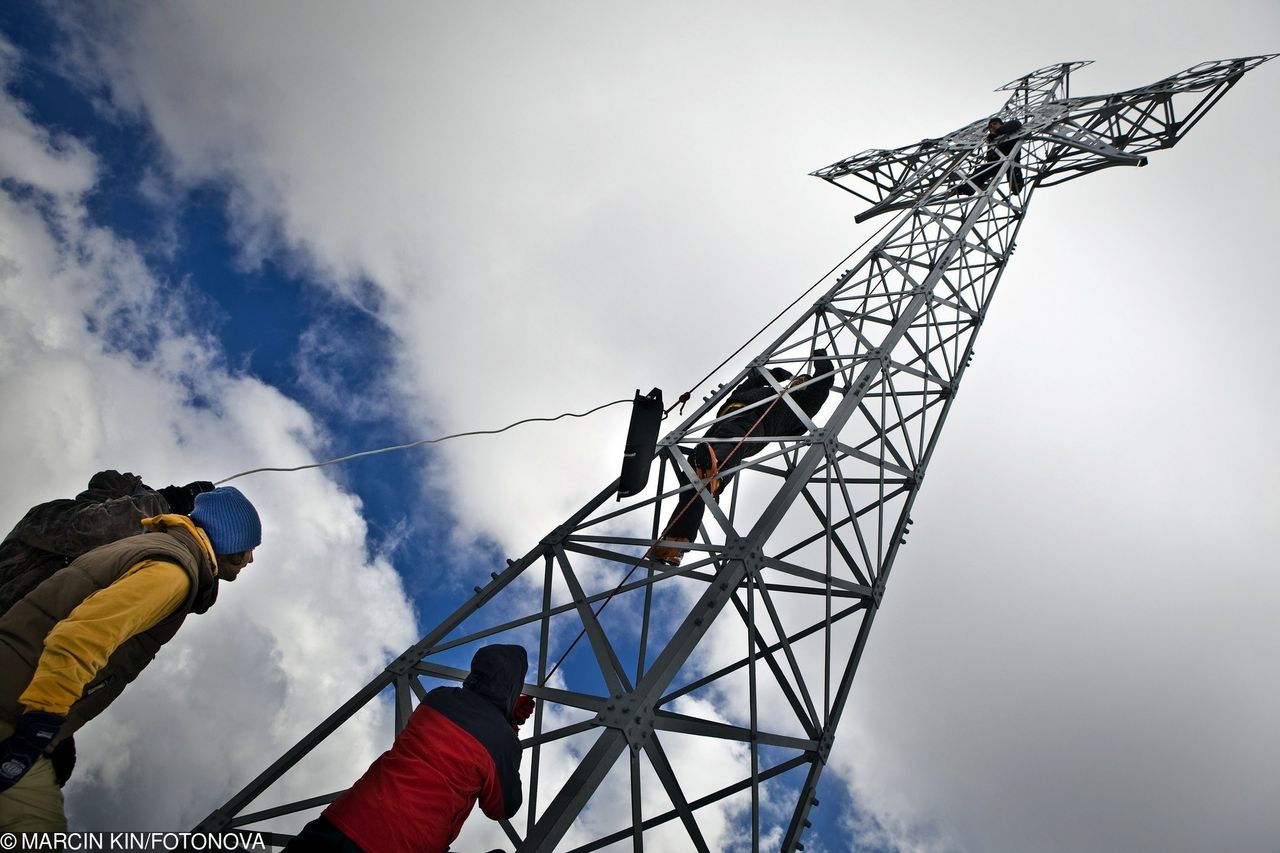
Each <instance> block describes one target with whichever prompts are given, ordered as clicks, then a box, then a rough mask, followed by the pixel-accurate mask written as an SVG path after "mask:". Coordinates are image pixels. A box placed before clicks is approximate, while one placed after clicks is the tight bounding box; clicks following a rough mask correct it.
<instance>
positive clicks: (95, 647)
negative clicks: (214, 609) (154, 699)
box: [0, 515, 217, 743]
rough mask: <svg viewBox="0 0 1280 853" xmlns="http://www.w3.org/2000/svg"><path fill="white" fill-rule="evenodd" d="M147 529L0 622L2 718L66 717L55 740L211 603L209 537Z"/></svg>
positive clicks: (97, 708)
mask: <svg viewBox="0 0 1280 853" xmlns="http://www.w3.org/2000/svg"><path fill="white" fill-rule="evenodd" d="M143 526H144V527H145V528H146V529H149V530H150V531H151V532H148V533H142V534H139V535H137V536H130V537H128V538H126V539H121V540H119V541H116V542H112V543H110V544H108V545H103V546H102V547H100V548H95V549H94V550H92V551H90V552H89V553H87V554H85V555H83V556H81V557H79V558H77V559H76V560H75V561H73V562H72V563H71V565H69V566H67V567H66V568H65V569H63V570H62V571H60V572H58V573H56V574H55V575H54V576H53V577H51V578H49V579H48V580H46V581H45V582H44V583H42V584H40V585H39V586H38V587H36V588H35V589H34V590H32V591H31V592H29V593H28V594H27V595H26V596H24V597H23V598H22V599H20V600H19V601H17V602H16V603H15V604H14V605H13V607H12V608H11V609H10V610H9V612H7V613H5V614H4V616H3V617H0V719H4V720H7V721H9V722H12V721H13V720H15V719H16V718H17V717H18V716H19V715H20V714H21V713H22V712H23V711H27V710H39V711H46V712H49V713H54V714H57V715H59V716H63V717H66V722H65V723H64V724H63V726H62V729H61V731H60V732H59V735H58V738H57V740H56V741H55V743H56V742H57V741H61V740H63V739H65V738H66V737H68V736H70V735H71V734H72V733H74V732H75V731H76V730H77V729H78V728H79V727H80V726H82V725H84V724H85V723H86V722H88V721H89V720H91V719H93V718H94V717H96V716H97V715H98V714H100V713H102V711H103V710H105V709H106V707H107V706H108V705H110V704H111V702H112V701H113V700H114V699H115V698H116V697H117V696H119V695H120V693H121V692H122V691H123V690H124V688H125V686H126V685H127V684H129V682H131V681H133V680H134V679H135V678H137V676H138V674H139V673H140V672H142V670H143V669H145V668H146V666H147V665H148V664H149V663H151V661H152V659H153V658H154V657H155V655H156V652H158V651H159V650H160V647H161V646H163V645H164V644H165V643H166V642H168V641H169V640H170V639H172V638H173V636H174V635H175V634H176V633H177V631H178V628H180V627H181V626H182V623H183V621H184V620H185V619H186V617H187V614H189V613H203V612H204V611H206V610H208V609H209V607H210V606H212V604H213V602H214V599H215V598H216V597H217V567H216V558H215V557H214V554H213V548H212V547H211V546H210V545H209V540H208V537H206V536H205V534H204V531H202V530H200V528H198V527H197V526H196V525H195V524H194V523H193V522H192V521H191V519H189V518H187V517H186V516H182V515H163V516H159V517H157V518H150V519H145V520H144V521H143Z"/></svg>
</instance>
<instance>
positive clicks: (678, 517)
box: [661, 439, 764, 542]
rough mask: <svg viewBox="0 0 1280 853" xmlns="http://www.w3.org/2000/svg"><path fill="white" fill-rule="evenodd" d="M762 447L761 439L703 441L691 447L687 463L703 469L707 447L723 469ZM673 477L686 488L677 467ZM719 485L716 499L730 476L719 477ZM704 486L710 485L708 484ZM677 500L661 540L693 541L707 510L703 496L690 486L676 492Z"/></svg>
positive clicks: (685, 479)
mask: <svg viewBox="0 0 1280 853" xmlns="http://www.w3.org/2000/svg"><path fill="white" fill-rule="evenodd" d="M763 448H764V445H763V444H761V443H760V442H745V441H744V442H741V443H739V442H738V440H737V439H733V440H729V441H710V442H703V443H701V444H699V445H697V446H696V447H694V448H693V450H691V451H689V454H688V456H689V462H690V464H691V465H692V466H693V468H694V469H695V470H701V471H703V472H704V473H709V472H707V471H706V468H705V466H706V462H707V460H708V459H709V458H710V456H709V454H708V453H707V449H710V451H711V452H712V453H715V459H716V470H717V471H724V470H727V469H729V468H732V467H733V466H735V465H738V464H741V462H742V460H743V459H746V458H747V457H749V456H754V455H755V454H756V453H759V452H760V450H762V449H763ZM676 477H677V479H679V481H680V486H681V487H682V488H683V487H686V486H688V485H689V484H690V483H691V482H692V481H691V480H690V479H689V478H688V477H686V476H685V474H684V470H683V469H681V468H676ZM719 479H720V485H719V488H717V489H716V490H715V493H714V494H713V497H716V498H717V499H718V497H719V495H720V493H721V492H723V491H724V490H725V489H727V488H729V482H730V481H731V480H732V479H733V475H732V474H730V475H729V476H727V477H720V478H719ZM707 488H710V484H708V486H707ZM676 499H677V503H676V508H675V510H673V511H672V513H671V518H670V519H669V520H668V521H667V526H666V529H665V530H664V531H663V533H662V537H661V538H663V539H681V540H685V541H689V542H692V541H693V539H694V537H695V536H697V535H698V527H699V526H700V525H701V524H702V513H703V512H704V511H706V508H707V505H706V504H705V503H704V502H703V499H702V495H701V494H700V493H699V492H698V491H697V490H696V489H691V490H689V491H687V492H681V493H680V494H678V495H676Z"/></svg>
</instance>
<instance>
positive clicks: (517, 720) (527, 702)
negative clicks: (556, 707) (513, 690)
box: [511, 693, 538, 731]
mask: <svg viewBox="0 0 1280 853" xmlns="http://www.w3.org/2000/svg"><path fill="white" fill-rule="evenodd" d="M537 704H538V703H537V702H536V701H535V700H534V698H533V697H532V696H526V695H525V694H523V693H521V694H520V698H519V699H517V700H516V706H515V707H514V708H512V709H511V728H513V729H515V730H516V731H519V730H520V727H521V726H522V725H524V721H525V720H527V719H529V717H530V716H532V715H533V709H534V707H535V706H536V705H537Z"/></svg>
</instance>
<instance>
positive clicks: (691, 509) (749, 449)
mask: <svg viewBox="0 0 1280 853" xmlns="http://www.w3.org/2000/svg"><path fill="white" fill-rule="evenodd" d="M813 357H814V363H813V367H814V376H813V377H811V376H809V375H808V374H801V375H799V376H796V377H794V378H793V377H792V376H791V374H790V373H789V372H788V371H786V370H784V369H783V368H781V367H774V368H771V369H770V370H769V374H770V375H771V376H772V377H773V379H774V380H775V381H776V382H778V383H779V384H782V383H784V382H785V383H787V385H786V390H785V391H784V393H785V395H786V396H787V397H790V398H791V400H792V401H793V402H794V403H795V404H796V405H797V406H799V407H800V409H801V411H803V412H804V413H805V415H806V416H807V417H809V418H810V419H812V418H813V416H814V415H816V414H817V413H818V410H819V409H821V408H822V404H823V403H825V402H826V401H827V395H828V394H829V393H830V392H831V387H832V385H834V384H835V381H836V376H835V372H834V371H833V370H832V365H831V360H830V359H828V358H827V351H826V350H825V349H817V350H814V352H813ZM766 400H772V402H771V403H766V402H763V401H766ZM755 403H759V404H760V405H758V406H754V408H753V407H752V406H753V404H755ZM739 410H742V411H741V413H740V414H738V415H734V416H732V417H726V416H727V415H730V414H731V413H733V412H736V411H739ZM716 417H717V418H723V420H718V421H717V422H716V423H715V424H713V425H712V426H711V428H710V429H708V430H707V432H706V438H707V440H706V441H702V442H699V443H698V444H697V445H696V446H695V447H694V448H693V449H692V450H689V451H686V455H687V456H688V458H689V464H690V465H691V466H692V467H693V470H694V472H695V473H696V474H697V475H698V478H699V479H701V480H704V481H707V490H708V491H709V492H710V493H711V497H713V498H716V499H718V498H719V495H720V493H721V492H722V491H724V489H725V487H726V486H727V485H728V484H729V481H730V480H732V479H733V475H732V474H729V475H727V476H720V474H719V472H721V471H727V470H729V469H731V468H733V467H734V466H736V465H739V464H741V462H742V460H744V459H746V458H747V457H749V456H754V455H755V454H757V453H759V452H760V451H761V450H763V449H764V446H765V442H764V441H757V440H753V438H752V436H761V437H768V438H781V437H784V436H791V435H801V434H803V433H804V432H805V431H806V429H807V427H806V426H805V424H803V423H802V422H801V421H800V418H799V417H797V416H796V413H795V412H794V411H793V410H792V408H791V407H790V406H789V405H787V402H786V401H785V400H784V399H782V397H781V396H779V394H778V392H777V391H775V390H774V387H773V385H771V384H770V383H769V382H768V381H767V380H766V379H765V378H764V374H763V373H761V372H760V371H759V370H757V371H755V372H753V373H752V375H751V376H749V377H747V378H746V379H744V380H743V381H742V382H741V383H740V384H739V385H738V387H737V388H735V389H733V393H732V394H730V395H729V399H728V400H727V401H726V402H725V404H724V405H723V406H721V407H720V410H719V411H718V412H716ZM676 476H677V477H678V478H679V480H680V485H681V487H682V488H684V487H687V486H688V485H689V483H690V481H689V479H688V478H687V477H686V476H685V474H684V472H683V471H682V470H681V469H680V468H679V467H678V466H677V468H676ZM680 496H681V499H680V502H679V503H678V504H677V505H676V509H675V511H674V513H673V514H672V516H671V519H670V520H669V521H668V522H667V526H666V528H665V529H664V531H663V533H662V536H660V537H659V540H660V542H661V543H662V544H658V545H655V546H654V547H653V549H652V551H651V552H650V553H651V555H652V557H653V559H654V560H657V561H658V562H659V563H666V564H667V565H669V566H678V565H680V561H681V560H682V559H683V558H684V554H685V549H683V548H680V547H679V546H678V545H674V544H671V543H683V542H692V541H693V537H694V536H695V535H696V534H697V532H698V526H699V525H700V524H701V523H702V512H703V509H704V508H705V504H704V503H703V500H702V498H701V496H700V495H699V494H698V493H697V492H696V491H694V492H685V491H682V492H681V493H680Z"/></svg>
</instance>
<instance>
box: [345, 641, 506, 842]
mask: <svg viewBox="0 0 1280 853" xmlns="http://www.w3.org/2000/svg"><path fill="white" fill-rule="evenodd" d="M528 668H529V659H528V655H527V654H526V652H525V650H524V648H523V647H521V646H512V645H490V646H484V647H483V648H481V649H480V650H479V651H477V652H476V654H475V657H474V658H473V659H472V661H471V674H470V675H469V676H467V679H466V681H464V682H463V685H462V687H437V688H436V689H435V690H432V691H431V692H430V693H428V694H427V695H426V697H425V698H424V699H423V700H422V703H421V704H420V705H419V706H418V707H417V709H415V710H414V712H413V714H411V715H410V717H409V722H408V724H407V725H406V726H405V728H404V731H402V732H400V734H399V735H398V736H397V737H396V740H395V743H394V744H393V745H392V747H391V749H389V750H388V751H387V752H384V753H383V754H382V755H381V756H379V757H378V759H377V760H375V761H374V762H373V764H372V765H371V766H370V767H369V769H368V770H367V771H366V772H365V774H364V775H363V776H362V777H360V779H359V780H357V781H356V783H355V784H354V785H352V786H351V788H350V789H348V790H347V791H346V792H345V793H344V794H343V795H342V796H340V797H339V798H338V799H336V800H334V802H333V803H332V804H330V806H329V807H328V808H327V809H325V811H324V817H325V818H326V819H327V820H328V821H329V822H330V823H332V824H333V825H334V826H336V827H337V828H338V829H339V830H341V832H342V833H343V834H344V835H345V836H347V838H349V839H351V840H352V841H353V842H355V843H356V844H358V845H359V846H360V847H361V848H362V849H364V850H365V851H367V853H401V851H404V853H409V851H414V853H443V851H446V850H448V849H449V845H450V843H452V842H453V840H454V839H455V838H457V837H458V833H459V832H461V831H462V824H463V823H464V822H465V821H466V819H467V815H469V814H470V813H471V808H472V806H474V805H475V803H476V801H477V800H478V801H479V802H480V808H481V810H482V811H483V812H484V813H485V814H486V815H488V816H489V817H491V818H493V819H494V820H502V819H504V818H510V817H512V816H513V815H514V814H515V813H516V812H517V811H519V809H520V804H521V802H522V801H523V796H524V794H523V788H522V784H521V781H520V740H519V737H518V736H517V735H516V733H515V730H514V728H513V721H512V711H513V710H514V708H515V704H516V699H518V698H519V697H520V690H521V687H522V686H523V685H524V678H525V673H526V672H527V670H528Z"/></svg>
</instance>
